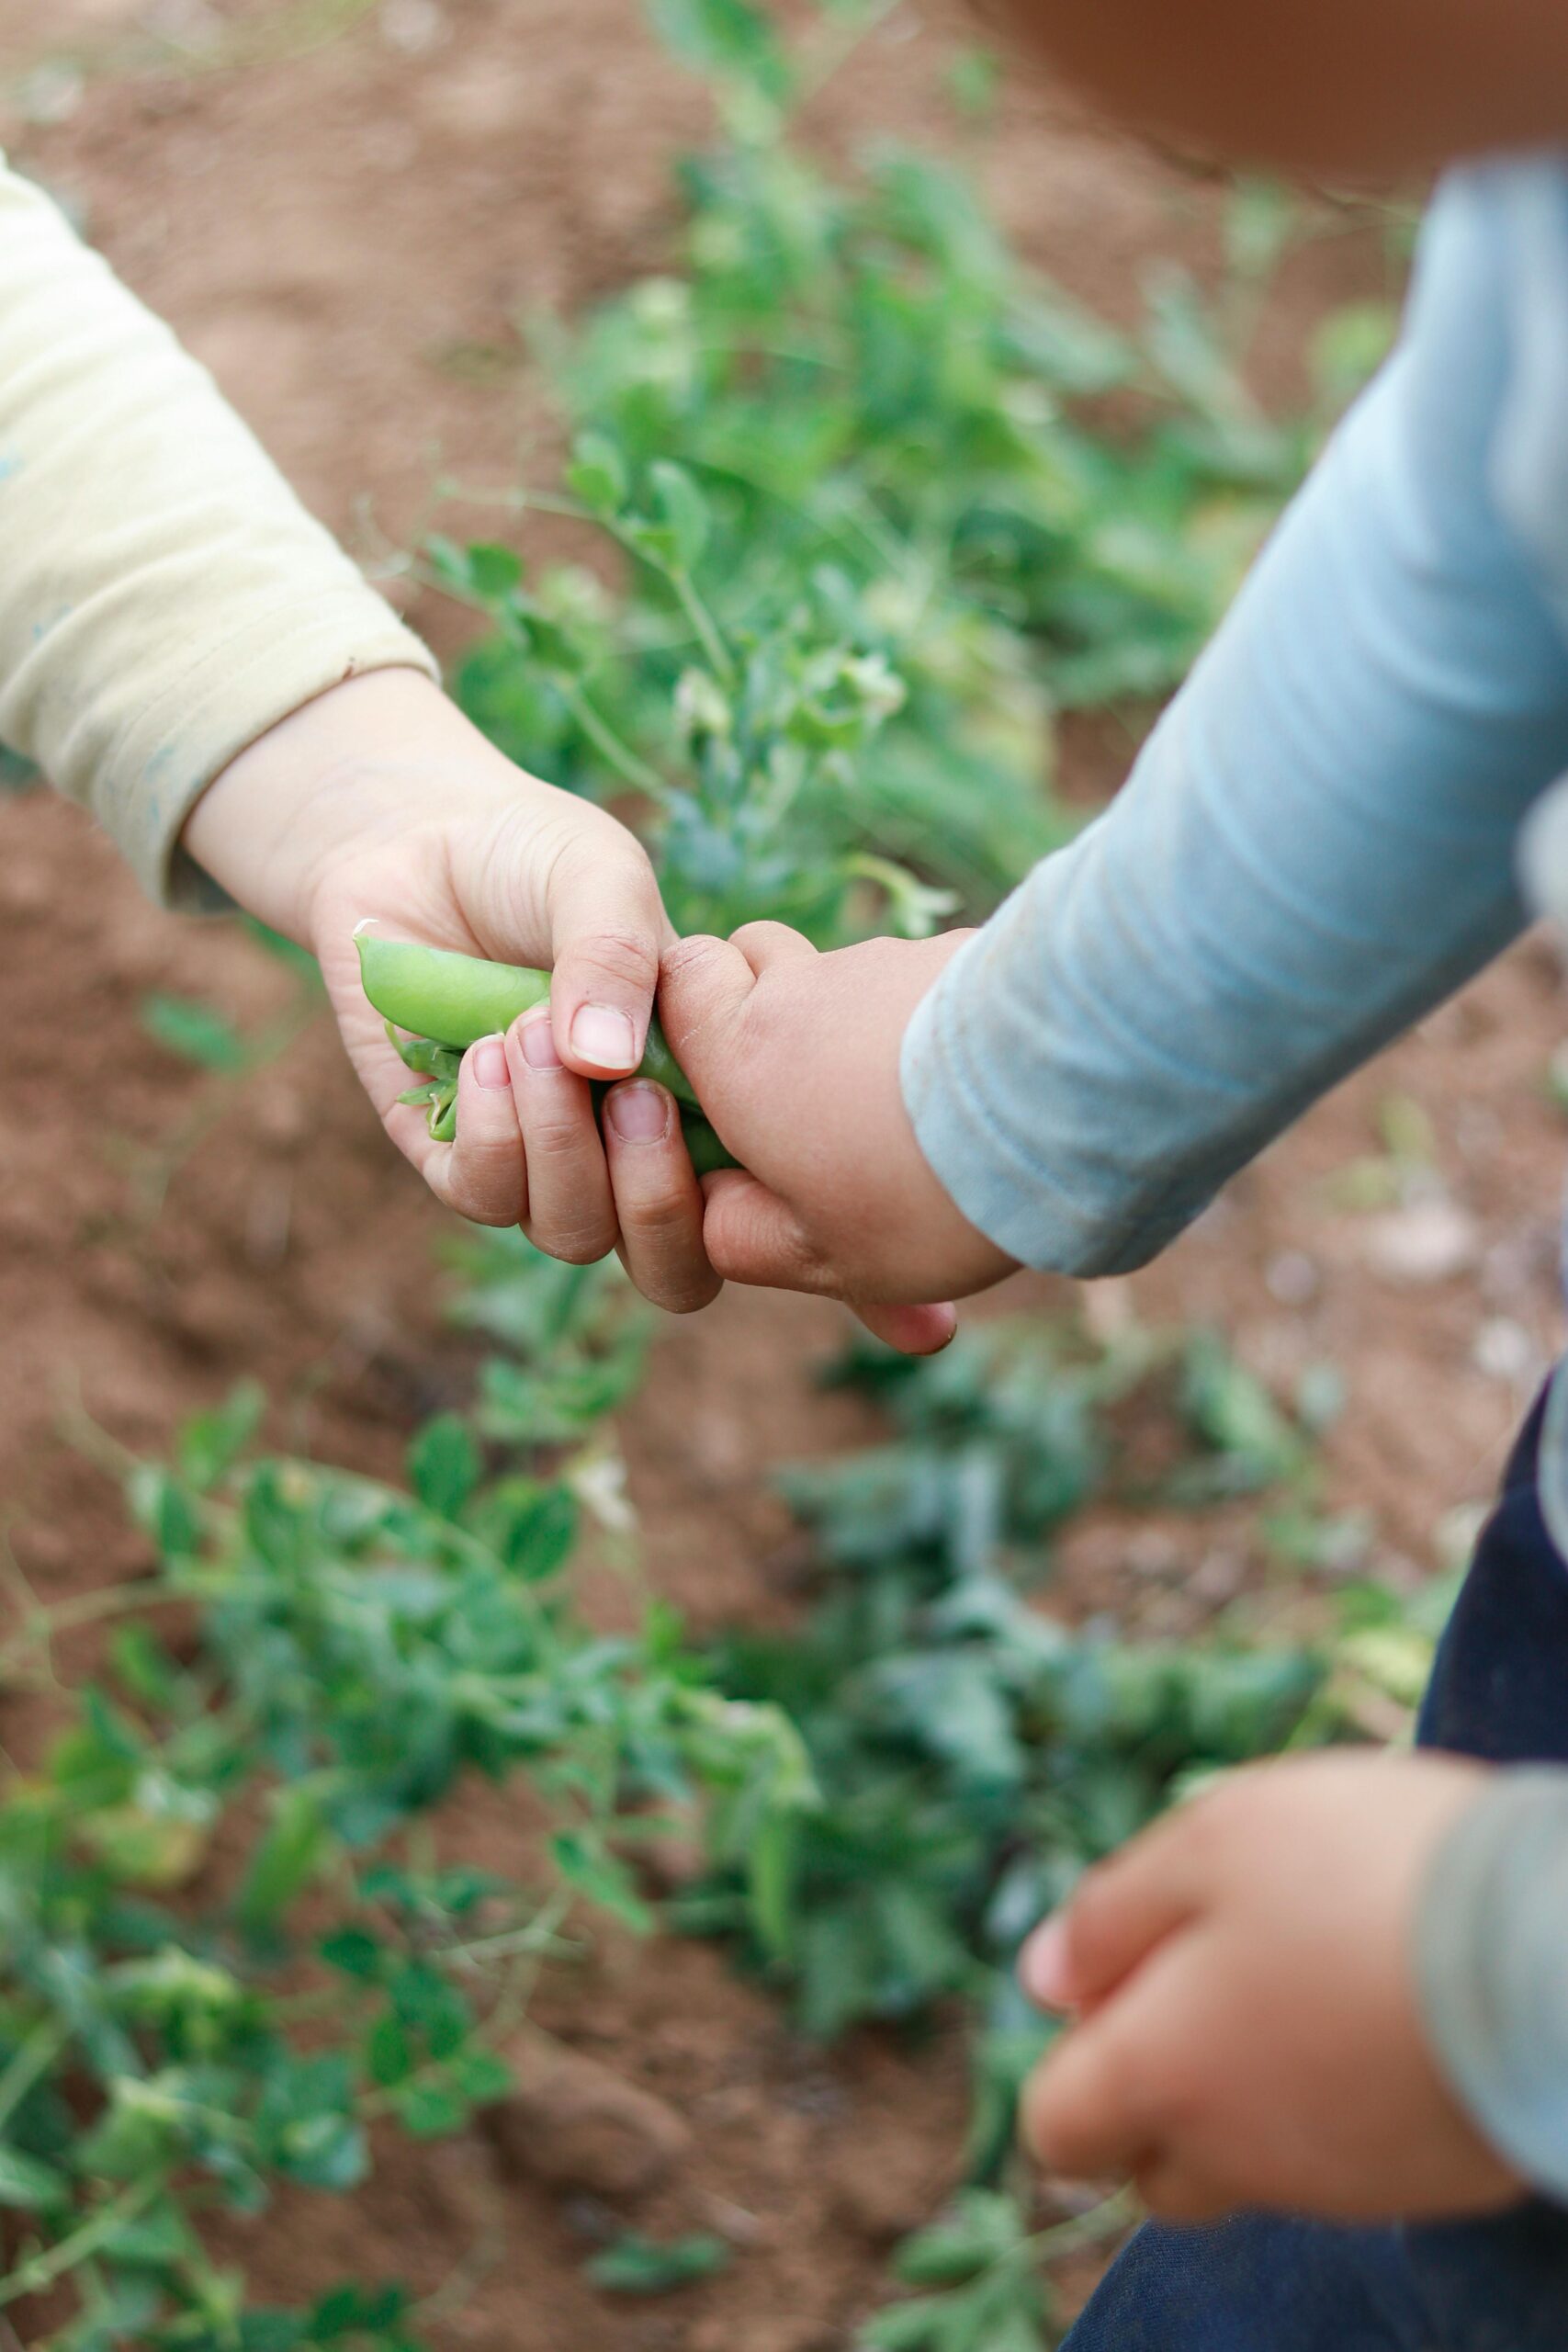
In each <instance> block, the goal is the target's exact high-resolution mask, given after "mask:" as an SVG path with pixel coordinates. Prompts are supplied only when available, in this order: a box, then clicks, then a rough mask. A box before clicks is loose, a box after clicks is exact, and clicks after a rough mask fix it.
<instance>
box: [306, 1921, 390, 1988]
mask: <svg viewBox="0 0 1568 2352" xmlns="http://www.w3.org/2000/svg"><path fill="white" fill-rule="evenodd" d="M316 1950H317V1951H319V1952H320V1953H321V1958H322V1959H323V1960H324V1961H325V1962H326V1963H327V1966H328V1967H329V1968H336V1969H341V1971H342V1972H343V1973H344V1975H345V1976H352V1977H353V1978H354V1979H355V1982H356V1983H358V1984H361V1985H373V1984H374V1983H375V1982H376V1979H377V1978H378V1976H379V1975H380V1973H381V1970H382V1966H383V1964H384V1962H385V1958H386V1954H385V1951H384V1949H383V1947H382V1946H381V1945H380V1944H379V1943H378V1941H377V1939H376V1938H375V1937H374V1936H373V1935H371V1934H370V1933H369V1932H368V1931H367V1929H366V1928H333V1932H332V1933H331V1935H328V1936H323V1937H322V1938H321V1942H320V1943H319V1944H318V1945H317V1946H316Z"/></svg>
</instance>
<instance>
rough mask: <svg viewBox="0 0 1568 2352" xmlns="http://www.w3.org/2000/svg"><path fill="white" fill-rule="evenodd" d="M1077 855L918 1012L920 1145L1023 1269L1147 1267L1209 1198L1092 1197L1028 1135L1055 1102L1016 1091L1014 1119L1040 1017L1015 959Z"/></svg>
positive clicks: (1015, 902) (911, 1054) (978, 941)
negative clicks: (1101, 1200) (1071, 1186)
mask: <svg viewBox="0 0 1568 2352" xmlns="http://www.w3.org/2000/svg"><path fill="white" fill-rule="evenodd" d="M1076 854H1077V852H1076V850H1074V849H1069V850H1065V851H1059V852H1058V853H1057V854H1056V855H1055V857H1052V858H1047V859H1045V860H1044V862H1043V864H1042V865H1039V866H1037V867H1036V868H1035V870H1034V873H1033V874H1032V876H1031V877H1030V879H1029V880H1028V881H1027V882H1026V883H1025V884H1024V885H1023V886H1022V888H1021V889H1020V890H1018V891H1016V892H1015V893H1014V894H1013V896H1012V898H1011V899H1009V900H1008V901H1007V903H1006V905H1005V906H1003V907H1001V908H999V909H998V911H997V913H996V914H994V915H993V916H992V917H991V920H990V922H988V923H987V925H986V926H985V928H984V930H982V931H978V932H976V934H975V936H974V938H973V939H970V940H967V941H966V942H965V943H964V945H963V946H962V947H961V948H960V949H959V951H958V953H957V955H956V956H954V957H953V961H952V963H951V964H949V965H948V967H947V968H946V969H945V971H944V972H943V973H942V978H941V979H940V980H939V981H938V982H937V984H936V986H935V988H933V989H931V990H930V991H929V993H928V994H927V995H926V996H924V997H923V998H922V999H921V1001H920V1002H919V1004H918V1005H917V1006H916V1008H915V1012H914V1017H913V1018H912V1020H911V1021H910V1023H909V1024H908V1028H907V1029H906V1031H905V1033H904V1042H903V1046H902V1047H901V1050H900V1060H899V1079H900V1084H901V1087H902V1091H903V1096H904V1106H905V1109H906V1110H907V1111H908V1114H909V1119H910V1123H911V1125H913V1127H914V1130H915V1138H916V1141H917V1142H918V1143H919V1147H920V1149H921V1151H922V1152H923V1153H924V1154H925V1157H926V1159H927V1160H928V1161H929V1163H930V1165H931V1170H932V1171H933V1173H934V1174H935V1175H936V1176H937V1178H938V1179H939V1181H940V1182H941V1183H942V1186H943V1187H944V1189H945V1190H946V1191H947V1192H948V1193H950V1194H951V1195H952V1197H953V1200H954V1201H955V1202H956V1203H957V1204H958V1206H959V1207H960V1208H961V1209H962V1210H963V1212H964V1216H966V1217H967V1218H968V1219H969V1222H970V1224H971V1225H974V1226H976V1227H978V1228H979V1230H980V1231H981V1232H982V1233H983V1234H984V1235H985V1236H986V1238H987V1240H989V1241H994V1242H995V1243H996V1245H997V1247H998V1250H1006V1252H1007V1254H1008V1256H1009V1257H1010V1258H1016V1259H1018V1261H1020V1263H1021V1264H1022V1265H1026V1266H1033V1267H1035V1268H1036V1269H1037V1270H1038V1271H1039V1272H1042V1273H1056V1274H1070V1275H1073V1276H1075V1277H1077V1278H1079V1279H1082V1278H1085V1277H1089V1276H1093V1275H1100V1274H1119V1273H1125V1272H1130V1271H1131V1269H1132V1268H1134V1266H1141V1265H1145V1264H1146V1263H1147V1261H1148V1260H1149V1259H1151V1258H1153V1257H1155V1256H1156V1255H1157V1253H1158V1252H1159V1251H1160V1250H1163V1249H1165V1248H1166V1246H1167V1244H1168V1243H1169V1242H1171V1241H1173V1240H1174V1239H1175V1238H1176V1237H1177V1235H1178V1234H1179V1233H1180V1232H1181V1231H1182V1230H1183V1228H1184V1227H1186V1226H1187V1225H1188V1224H1189V1223H1190V1220H1191V1218H1192V1216H1193V1215H1194V1214H1195V1212H1196V1210H1197V1209H1198V1208H1200V1207H1201V1205H1202V1202H1203V1200H1204V1198H1206V1196H1207V1194H1206V1192H1205V1191H1204V1190H1203V1189H1201V1188H1199V1189H1198V1190H1196V1192H1194V1190H1193V1188H1192V1187H1191V1186H1185V1187H1183V1188H1182V1190H1181V1192H1180V1194H1179V1197H1178V1196H1177V1195H1176V1194H1175V1193H1174V1192H1173V1191H1172V1188H1171V1187H1169V1186H1168V1185H1167V1184H1166V1183H1165V1182H1163V1180H1161V1179H1159V1178H1158V1177H1157V1176H1156V1182H1155V1185H1154V1187H1153V1194H1154V1197H1151V1193H1150V1188H1149V1187H1147V1186H1141V1187H1133V1186H1122V1187H1120V1188H1119V1198H1118V1200H1117V1203H1116V1205H1115V1206H1111V1205H1110V1204H1098V1203H1097V1204H1084V1203H1082V1202H1080V1201H1078V1200H1076V1199H1075V1198H1074V1197H1073V1196H1072V1195H1071V1194H1070V1193H1067V1192H1066V1190H1065V1189H1064V1188H1063V1186H1062V1185H1061V1184H1060V1183H1059V1182H1056V1181H1055V1178H1054V1177H1053V1176H1052V1174H1051V1172H1050V1170H1049V1169H1048V1168H1047V1167H1046V1166H1044V1165H1043V1162H1042V1160H1041V1159H1039V1158H1038V1157H1036V1156H1035V1154H1034V1153H1033V1152H1032V1151H1031V1150H1029V1149H1028V1148H1025V1147H1024V1143H1023V1141H1022V1137H1023V1135H1024V1134H1025V1132H1027V1134H1028V1135H1029V1136H1037V1137H1039V1138H1041V1139H1042V1141H1046V1140H1048V1138H1049V1136H1050V1135H1051V1116H1050V1111H1049V1108H1048V1106H1047V1105H1044V1104H1043V1103H1028V1102H1025V1103H1022V1104H1020V1103H1018V1102H1017V1100H1016V1099H1013V1100H1011V1106H1010V1098H1016V1096H1017V1094H1018V1090H1019V1085H1020V1080H1021V1076H1022V1074H1023V1070H1024V1066H1025V1064H1024V1054H1025V1047H1024V1040H1023V1039H1022V1038H1021V1035H1019V1034H1018V1027H1017V1024H1018V1023H1020V1022H1028V1021H1029V1020H1031V1019H1032V1013H1031V1011H1030V1006H1031V997H1030V992H1029V991H1028V990H1027V989H1021V988H1020V987H1018V986H1017V985H1016V982H1015V977H1014V967H1015V964H1016V963H1017V962H1018V961H1021V960H1023V959H1027V958H1029V957H1030V956H1032V955H1033V954H1034V953H1035V952H1036V949H1035V942H1036V940H1037V938H1038V937H1040V936H1044V935H1048V923H1049V917H1048V914H1047V913H1046V911H1045V910H1043V908H1041V907H1039V906H1037V905H1036V904H1035V900H1036V899H1037V898H1039V897H1041V896H1043V894H1044V893H1045V892H1046V891H1047V890H1048V889H1049V888H1051V886H1052V885H1053V883H1054V882H1055V880H1056V878H1057V875H1058V873H1062V872H1065V871H1066V866H1065V863H1064V862H1065V861H1067V860H1070V859H1072V858H1073V857H1074V856H1075V855H1076ZM1010 1107H1011V1114H1010ZM1065 1107H1066V1108H1068V1109H1069V1110H1070V1107H1071V1106H1070V1105H1067V1106H1065ZM1066 1124H1070V1120H1069V1122H1067V1123H1066ZM1107 1189H1108V1190H1109V1189H1111V1188H1107Z"/></svg>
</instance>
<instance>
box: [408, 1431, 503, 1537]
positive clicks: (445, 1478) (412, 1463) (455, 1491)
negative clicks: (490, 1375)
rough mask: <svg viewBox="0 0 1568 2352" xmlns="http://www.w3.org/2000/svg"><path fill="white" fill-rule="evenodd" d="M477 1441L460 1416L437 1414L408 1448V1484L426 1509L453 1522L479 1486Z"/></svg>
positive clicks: (480, 1467) (479, 1468)
mask: <svg viewBox="0 0 1568 2352" xmlns="http://www.w3.org/2000/svg"><path fill="white" fill-rule="evenodd" d="M483 1466H484V1465H483V1464H482V1462H481V1460H480V1457H479V1442H478V1440H477V1439H476V1438H475V1436H474V1434H473V1431H472V1430H470V1429H469V1427H468V1423H467V1421H466V1420H464V1419H463V1417H462V1415H461V1414H460V1413H438V1414H437V1415H436V1416H435V1418H434V1420H429V1421H426V1422H425V1424H424V1427H423V1429H422V1430H419V1432H418V1433H417V1435H416V1436H415V1437H414V1439H413V1441H412V1443H411V1445H410V1447H409V1452H408V1469H409V1483H410V1485H411V1486H412V1488H413V1490H414V1493H415V1494H416V1495H417V1496H418V1497H419V1499H420V1501H421V1502H422V1503H423V1505H424V1507H425V1509H426V1510H433V1511H435V1512H437V1513H438V1514H439V1516H440V1517H441V1518H443V1519H453V1520H455V1519H457V1518H459V1517H460V1516H461V1513H462V1510H463V1507H464V1505H465V1504H466V1503H467V1502H468V1499H469V1498H470V1497H471V1496H472V1494H473V1493H474V1490H475V1488H476V1487H478V1485H479V1477H480V1475H481V1472H482V1469H483Z"/></svg>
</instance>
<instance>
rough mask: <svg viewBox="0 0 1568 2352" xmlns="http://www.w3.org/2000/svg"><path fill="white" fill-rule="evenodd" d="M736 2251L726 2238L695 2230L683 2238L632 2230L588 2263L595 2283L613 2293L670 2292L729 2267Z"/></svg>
mask: <svg viewBox="0 0 1568 2352" xmlns="http://www.w3.org/2000/svg"><path fill="white" fill-rule="evenodd" d="M732 2259H733V2255H732V2251H731V2249H730V2247H729V2246H728V2245H726V2244H725V2242H724V2240H723V2239H722V2238H718V2237H714V2236H712V2235H711V2234H708V2233H705V2232H695V2233H693V2235H691V2236H690V2237H683V2238H667V2239H659V2238H649V2237H644V2236H643V2235H642V2234H641V2233H640V2232H638V2231H636V2230H628V2231H627V2232H626V2235H625V2236H624V2237H619V2238H616V2239H615V2241H614V2243H613V2244H612V2245H607V2246H606V2247H605V2248H604V2251H603V2253H601V2254H596V2255H595V2256H593V2259H592V2262H590V2263H589V2264H588V2266H587V2269H588V2276H589V2278H591V2279H592V2282H593V2284H594V2285H595V2286H596V2287H598V2288H601V2289H602V2290H604V2292H605V2293H606V2294H611V2295H667V2294H669V2293H671V2291H672V2290H674V2289H675V2288H677V2287H689V2286H691V2285H693V2283H694V2281H695V2280H697V2279H699V2278H716V2277H717V2275H718V2273H719V2272H720V2271H721V2270H726V2269H728V2267H729V2264H730V2262H731V2261H732Z"/></svg>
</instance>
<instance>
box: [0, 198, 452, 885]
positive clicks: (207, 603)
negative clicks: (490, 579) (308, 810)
mask: <svg viewBox="0 0 1568 2352" xmlns="http://www.w3.org/2000/svg"><path fill="white" fill-rule="evenodd" d="M396 667H412V668H418V669H422V670H423V671H425V672H426V673H428V674H430V675H432V676H434V674H435V670H434V662H433V661H432V659H431V656H430V654H429V653H428V652H427V651H426V650H425V648H424V647H423V645H422V644H421V643H420V641H419V639H417V638H416V637H414V636H413V635H412V633H411V632H410V631H409V630H408V629H407V628H404V627H403V625H402V624H401V622H400V620H399V619H398V618H397V616H396V615H395V614H394V613H393V612H392V610H391V608H390V606H389V605H387V604H386V603H385V602H384V600H383V599H382V598H381V597H380V596H378V594H376V593H375V591H374V590H373V589H372V588H371V587H370V586H369V585H368V583H367V582H366V581H365V580H364V579H363V578H362V576H361V575H360V573H359V571H358V570H357V569H356V567H355V565H354V564H353V563H352V562H351V561H350V560H349V558H348V557H347V556H346V555H345V554H344V551H343V549H342V548H340V547H338V545H337V544H336V542H335V540H334V539H333V537H332V536H331V534H330V533H329V532H328V531H326V530H324V529H323V528H322V527H321V525H320V524H319V523H316V522H314V521H313V520H312V519H311V517H310V515H307V514H306V512H305V510H304V508H303V507H302V506H301V505H300V503H299V500H298V499H297V498H296V497H295V495H294V493H293V492H292V491H291V490H290V489H289V488H288V484H287V482H285V481H284V480H283V478H282V476H281V475H280V474H279V473H278V471H277V469H276V467H275V466H274V465H273V463H272V461H271V459H270V458H268V457H267V456H266V454H265V451H264V450H263V448H262V447H261V446H260V444H259V443H258V442H257V441H256V439H255V438H254V435H252V434H251V432H250V431H249V430H248V428H247V427H246V426H245V425H244V424H242V423H241V421H240V419H239V418H238V417H237V416H236V415H235V413H234V412H233V411H232V409H231V408H230V407H229V406H228V404H227V402H226V401H224V400H223V398H222V397H221V395H220V392H219V391H218V390H217V387H216V386H215V385H214V383H213V382H212V379H211V378H210V377H209V375H208V373H207V371H206V369H205V368H201V367H198V366H197V362H196V361H195V360H194V359H192V358H191V356H189V354H188V353H187V352H185V351H183V350H182V349H181V347H180V345H179V344H178V343H177V342H176V340H175V336H174V335H173V334H171V333H170V331H169V329H168V328H167V327H165V326H164V324H163V323H162V322H161V321H159V320H158V319H155V318H154V317H153V316H152V313H151V312H150V311H147V310H146V309H144V308H143V306H142V305H141V303H140V302H139V301H137V300H136V299H135V297H134V296H133V295H131V294H130V293H129V292H128V291H127V289H126V288H124V287H123V286H121V285H120V283H119V282H118V279H117V278H116V277H115V276H114V274H113V272H112V271H111V270H110V269H109V267H108V266H107V263H105V262H104V261H103V260H102V259H101V258H100V256H99V255H97V254H94V253H91V252H89V251H88V250H87V249H86V247H85V246H84V245H83V244H82V243H80V241H79V240H78V239H77V237H76V236H75V235H74V234H73V232H72V230H71V228H70V227H69V225H68V224H67V222H66V221H65V220H64V219H63V218H62V215H61V213H60V212H59V210H58V209H56V207H55V206H54V205H53V204H51V202H50V200H49V198H47V197H46V196H44V195H43V194H42V193H41V191H40V190H39V189H38V188H36V187H33V186H32V185H31V184H30V183H29V182H28V181H27V180H25V179H23V178H22V177H21V176H20V175H18V174H17V173H15V172H13V171H10V170H8V169H6V168H4V165H3V160H0V739H3V740H4V741H6V742H7V743H9V744H11V745H12V746H13V747H14V748H15V749H16V750H17V751H18V752H23V753H25V754H26V755H27V756H28V757H29V758H31V759H33V760H36V761H37V762H38V763H39V766H40V767H42V768H43V770H44V771H45V773H46V774H47V775H49V776H50V777H51V779H52V781H53V782H54V783H55V784H56V785H58V786H59V787H60V789H61V790H62V792H64V793H67V794H68V795H69V796H70V797H71V798H72V799H73V800H79V801H81V802H82V803H83V804H84V805H85V807H86V808H88V809H91V810H92V812H93V814H94V815H95V816H96V818H97V820H98V821H99V822H100V823H101V824H102V825H103V826H104V827H105V829H106V830H107V831H108V832H109V833H110V834H111V835H112V836H113V838H114V839H115V841H116V842H118V844H119V846H120V848H121V849H122V850H123V851H124V853H125V854H126V856H127V857H128V858H129V859H130V863H131V865H133V866H134V867H135V869H136V872H137V873H138V875H139V876H141V881H142V883H143V884H144V885H145V887H146V888H148V889H149V890H150V891H151V892H152V894H153V895H154V896H155V897H160V898H164V899H169V898H171V897H173V898H176V899H177V898H182V897H185V896H187V895H195V894H196V888H197V877H196V876H195V875H194V871H193V870H191V869H188V868H187V869H186V873H185V875H184V876H180V875H179V874H178V873H177V871H175V859H174V851H175V842H176V841H177V839H178V835H179V831H180V828H181V826H182V825H183V824H184V822H185V820H186V816H187V815H188V814H189V811H190V809H191V807H192V805H193V803H194V802H195V801H196V800H197V797H199V796H200V794H201V792H202V791H203V790H204V789H205V787H206V786H208V785H209V783H210V782H211V781H212V779H213V777H214V776H215V775H218V774H219V773H220V770H221V769H222V768H223V767H224V766H225V765H226V764H227V763H228V762H229V761H230V760H231V759H232V758H233V757H234V756H235V754H236V753H237V752H241V751H243V749H244V747H245V745H246V744H247V743H250V742H253V741H254V740H255V738H256V737H257V736H258V735H261V734H263V733H265V730H266V729H267V728H269V727H271V726H273V725H274V724H276V721H277V720H279V719H280V718H287V716H288V713H289V712H290V711H293V710H297V709H298V708H299V706H300V705H301V704H302V703H305V702H308V701H310V698H311V697H312V696H313V695H318V694H321V692H323V691H324V690H325V689H326V688H327V687H328V686H331V685H334V684H337V683H338V682H339V681H340V680H341V679H344V678H346V677H351V676H354V675H355V674H357V673H361V672H363V671H367V670H377V669H389V668H396Z"/></svg>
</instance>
